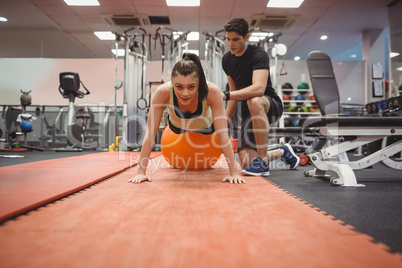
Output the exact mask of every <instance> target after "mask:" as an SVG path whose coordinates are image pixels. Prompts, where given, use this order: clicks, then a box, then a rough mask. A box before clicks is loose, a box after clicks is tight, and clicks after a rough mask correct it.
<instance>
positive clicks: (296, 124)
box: [293, 118, 301, 127]
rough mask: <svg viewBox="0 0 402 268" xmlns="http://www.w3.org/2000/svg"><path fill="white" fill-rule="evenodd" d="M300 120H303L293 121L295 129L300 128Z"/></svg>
mask: <svg viewBox="0 0 402 268" xmlns="http://www.w3.org/2000/svg"><path fill="white" fill-rule="evenodd" d="M300 119H301V118H296V119H295V120H294V121H293V126H294V127H298V126H299V123H300Z"/></svg>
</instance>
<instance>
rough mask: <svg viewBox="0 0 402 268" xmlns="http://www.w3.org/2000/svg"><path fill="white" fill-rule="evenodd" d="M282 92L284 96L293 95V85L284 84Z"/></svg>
mask: <svg viewBox="0 0 402 268" xmlns="http://www.w3.org/2000/svg"><path fill="white" fill-rule="evenodd" d="M282 92H283V94H285V95H289V94H292V92H293V86H292V84H291V83H285V84H283V85H282Z"/></svg>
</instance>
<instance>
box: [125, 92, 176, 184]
mask: <svg viewBox="0 0 402 268" xmlns="http://www.w3.org/2000/svg"><path fill="white" fill-rule="evenodd" d="M169 96H170V95H169V88H168V87H167V84H163V85H161V86H159V87H158V88H157V89H156V91H155V93H154V96H153V97H152V102H151V107H150V109H149V114H148V121H147V128H146V131H145V135H144V140H143V143H142V147H141V154H140V161H139V163H138V171H137V175H136V176H135V177H134V178H133V179H130V180H129V182H134V183H140V182H142V181H145V180H148V181H151V178H150V177H149V176H146V175H145V174H146V170H147V166H148V161H149V156H150V155H151V151H152V145H153V144H154V143H155V138H156V135H157V133H158V130H159V125H160V121H161V118H162V114H163V110H164V109H165V107H166V105H167V104H168V103H169Z"/></svg>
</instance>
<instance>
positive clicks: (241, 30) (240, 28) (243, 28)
mask: <svg viewBox="0 0 402 268" xmlns="http://www.w3.org/2000/svg"><path fill="white" fill-rule="evenodd" d="M223 27H224V29H225V32H236V33H238V34H240V35H241V36H243V37H245V36H246V34H248V22H247V21H246V20H245V19H243V18H232V19H230V20H229V21H228V22H226V24H225V26H223Z"/></svg>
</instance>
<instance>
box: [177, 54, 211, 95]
mask: <svg viewBox="0 0 402 268" xmlns="http://www.w3.org/2000/svg"><path fill="white" fill-rule="evenodd" d="M192 73H195V75H196V76H197V78H198V100H199V101H202V100H203V99H205V98H206V97H207V95H208V84H207V80H206V78H205V74H204V69H203V68H202V65H201V61H200V58H199V57H198V56H197V55H196V54H193V53H184V54H183V58H182V59H181V60H179V61H178V62H177V63H176V64H175V65H174V67H173V70H172V78H173V77H176V76H177V75H179V74H180V75H184V76H187V75H190V74H192Z"/></svg>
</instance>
